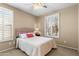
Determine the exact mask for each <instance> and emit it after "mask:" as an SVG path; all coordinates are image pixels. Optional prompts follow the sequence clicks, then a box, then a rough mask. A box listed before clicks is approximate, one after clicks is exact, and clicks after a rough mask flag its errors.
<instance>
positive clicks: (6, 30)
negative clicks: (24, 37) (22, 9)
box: [0, 7, 13, 42]
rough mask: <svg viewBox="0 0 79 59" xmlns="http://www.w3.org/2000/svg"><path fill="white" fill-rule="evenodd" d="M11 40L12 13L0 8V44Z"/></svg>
mask: <svg viewBox="0 0 79 59" xmlns="http://www.w3.org/2000/svg"><path fill="white" fill-rule="evenodd" d="M12 39H13V11H11V10H9V9H6V8H3V7H0V42H1V41H8V40H12Z"/></svg>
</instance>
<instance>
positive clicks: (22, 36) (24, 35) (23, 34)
mask: <svg viewBox="0 0 79 59" xmlns="http://www.w3.org/2000/svg"><path fill="white" fill-rule="evenodd" d="M19 36H20V38H27V35H26V33H22V34H19Z"/></svg>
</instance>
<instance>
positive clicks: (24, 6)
mask: <svg viewBox="0 0 79 59" xmlns="http://www.w3.org/2000/svg"><path fill="white" fill-rule="evenodd" d="M8 5H10V6H13V7H16V8H18V9H20V10H23V11H25V12H26V13H29V14H32V15H34V16H41V15H44V14H48V13H51V12H54V11H57V10H60V9H63V8H66V7H69V6H72V5H75V3H45V5H46V6H47V8H42V9H38V10H34V9H33V7H32V3H8Z"/></svg>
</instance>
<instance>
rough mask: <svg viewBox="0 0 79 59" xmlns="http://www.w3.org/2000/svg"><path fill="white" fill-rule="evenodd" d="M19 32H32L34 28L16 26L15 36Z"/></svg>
mask: <svg viewBox="0 0 79 59" xmlns="http://www.w3.org/2000/svg"><path fill="white" fill-rule="evenodd" d="M19 32H34V29H33V28H16V29H15V36H17V35H18V33H19Z"/></svg>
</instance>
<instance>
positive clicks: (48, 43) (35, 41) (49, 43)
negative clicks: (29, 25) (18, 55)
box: [16, 37, 56, 56]
mask: <svg viewBox="0 0 79 59" xmlns="http://www.w3.org/2000/svg"><path fill="white" fill-rule="evenodd" d="M16 47H17V48H20V49H21V50H22V51H24V52H25V53H27V54H28V55H30V56H42V55H45V54H47V53H48V52H49V51H50V50H51V49H52V48H56V44H55V42H54V40H53V39H52V38H47V37H32V38H26V39H22V38H18V39H17V44H16Z"/></svg>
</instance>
